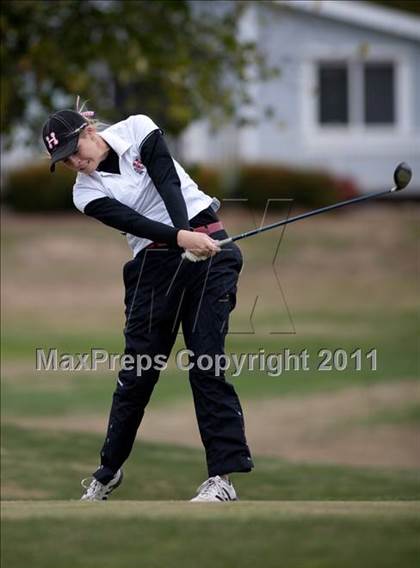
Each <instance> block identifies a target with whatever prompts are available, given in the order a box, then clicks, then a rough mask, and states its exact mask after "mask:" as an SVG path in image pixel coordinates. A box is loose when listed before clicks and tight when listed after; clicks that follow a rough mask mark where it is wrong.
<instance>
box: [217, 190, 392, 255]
mask: <svg viewBox="0 0 420 568" xmlns="http://www.w3.org/2000/svg"><path fill="white" fill-rule="evenodd" d="M396 189H397V188H396V187H393V188H392V189H387V190H385V191H377V192H374V193H368V194H367V195H362V196H360V197H354V198H353V199H347V201H340V203H334V204H333V205H327V206H326V207H321V208H320V209H314V210H313V211H308V212H307V213H302V214H301V215H296V216H295V217H290V218H289V219H284V220H283V221H278V222H276V223H272V224H271V225H266V226H265V227H260V228H259V229H253V230H252V231H246V232H245V233H241V234H239V235H235V236H233V237H229V238H227V239H223V240H221V241H219V243H218V244H219V246H223V245H227V244H229V243H233V242H235V241H239V240H241V239H246V238H247V237H252V236H254V235H258V234H259V233H264V232H265V231H270V230H271V229H275V228H276V227H281V226H282V225H289V224H290V223H294V222H295V221H300V220H302V219H306V218H307V217H313V216H314V215H319V214H320V213H325V212H326V211H332V210H333V209H338V208H339V207H344V206H345V205H351V204H352V203H359V202H360V201H366V200H367V199H373V198H374V197H380V196H381V195H387V194H388V193H392V192H394V191H396Z"/></svg>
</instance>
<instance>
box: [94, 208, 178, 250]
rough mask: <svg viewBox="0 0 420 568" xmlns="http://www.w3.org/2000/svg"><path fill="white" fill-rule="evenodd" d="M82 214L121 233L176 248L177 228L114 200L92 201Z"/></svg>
mask: <svg viewBox="0 0 420 568" xmlns="http://www.w3.org/2000/svg"><path fill="white" fill-rule="evenodd" d="M84 212H85V214H86V215H89V216H90V217H94V218H95V219H97V220H98V221H101V222H102V223H104V224H105V225H108V226H109V227H113V228H114V229H118V230H119V231H121V232H123V233H130V234H131V235H134V236H136V237H142V238H144V239H150V240H151V241H155V242H158V243H167V244H168V245H169V246H170V247H176V246H177V240H176V239H177V234H178V231H179V229H178V228H175V227H171V226H170V225H165V224H164V223H159V222H158V221H152V220H151V219H148V218H147V217H145V216H144V215H141V214H140V213H137V212H136V211H134V209H131V207H128V206H127V205H124V204H123V203H121V202H120V201H117V200H116V199H111V198H110V197H101V198H99V199H94V200H93V201H91V202H90V203H88V204H87V205H86V207H85V210H84Z"/></svg>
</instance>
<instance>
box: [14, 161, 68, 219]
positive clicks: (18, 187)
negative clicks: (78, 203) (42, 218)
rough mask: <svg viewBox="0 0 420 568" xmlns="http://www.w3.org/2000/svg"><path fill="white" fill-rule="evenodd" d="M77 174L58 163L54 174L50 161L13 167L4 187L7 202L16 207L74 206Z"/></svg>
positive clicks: (27, 210) (65, 208)
mask: <svg viewBox="0 0 420 568" xmlns="http://www.w3.org/2000/svg"><path fill="white" fill-rule="evenodd" d="M74 180H75V174H74V173H73V172H72V171H70V170H67V169H65V168H64V167H60V166H57V168H56V170H55V172H54V173H53V174H51V173H50V170H49V161H47V160H45V161H44V162H41V163H37V164H33V165H30V166H29V167H25V168H24V169H22V170H13V171H11V172H10V173H9V174H8V175H7V178H6V182H5V188H4V199H5V202H6V203H7V204H8V205H10V207H12V208H13V209H14V210H15V211H21V212H25V213H32V212H35V211H37V212H38V211H40V212H43V211H68V210H70V209H73V208H74V205H73V196H72V188H73V184H74Z"/></svg>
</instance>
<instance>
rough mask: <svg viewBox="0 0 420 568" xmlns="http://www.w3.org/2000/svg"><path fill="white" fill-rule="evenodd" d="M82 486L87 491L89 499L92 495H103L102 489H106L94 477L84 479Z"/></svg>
mask: <svg viewBox="0 0 420 568" xmlns="http://www.w3.org/2000/svg"><path fill="white" fill-rule="evenodd" d="M80 485H81V486H82V487H83V489H86V490H87V491H86V493H87V495H88V496H89V497H90V496H91V495H95V494H99V493H101V489H104V486H103V485H102V483H100V482H99V481H98V480H97V479H95V478H94V477H85V479H82V481H81V482H80Z"/></svg>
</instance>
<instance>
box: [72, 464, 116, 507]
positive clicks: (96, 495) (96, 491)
mask: <svg viewBox="0 0 420 568" xmlns="http://www.w3.org/2000/svg"><path fill="white" fill-rule="evenodd" d="M122 480H123V472H122V469H119V470H118V471H117V473H116V474H115V475H114V477H113V478H112V479H111V481H110V482H109V483H107V484H106V485H104V484H103V483H101V482H100V481H98V480H97V479H95V478H94V477H93V478H90V477H87V478H86V479H82V482H81V485H82V487H84V489H86V491H85V492H84V493H83V495H82V497H81V498H80V500H81V501H106V500H107V499H108V495H109V494H110V493H112V492H113V491H114V489H116V488H117V487H118V486H119V485H121V482H122ZM89 482H90V483H89Z"/></svg>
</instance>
